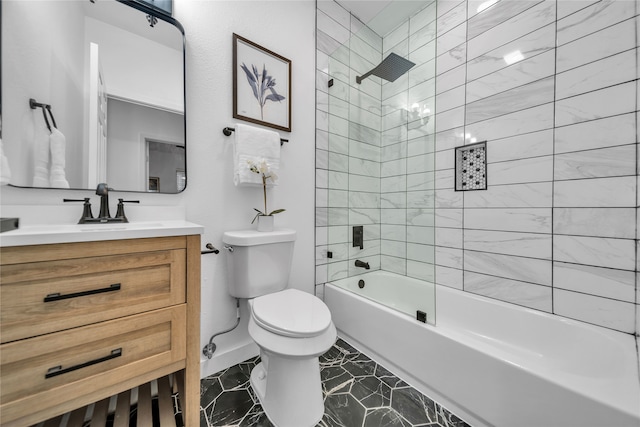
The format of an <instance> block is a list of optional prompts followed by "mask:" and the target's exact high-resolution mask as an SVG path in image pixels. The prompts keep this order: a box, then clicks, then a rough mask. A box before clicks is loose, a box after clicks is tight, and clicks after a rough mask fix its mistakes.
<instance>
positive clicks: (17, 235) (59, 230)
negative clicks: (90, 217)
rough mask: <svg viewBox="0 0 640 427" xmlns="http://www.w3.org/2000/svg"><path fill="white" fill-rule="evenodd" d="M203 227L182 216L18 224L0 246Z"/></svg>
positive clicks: (173, 232)
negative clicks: (167, 218)
mask: <svg viewBox="0 0 640 427" xmlns="http://www.w3.org/2000/svg"><path fill="white" fill-rule="evenodd" d="M203 232H204V228H203V227H202V226H200V225H197V224H193V223H191V222H188V221H184V220H169V221H151V222H145V221H136V222H129V223H107V224H46V225H45V224H43V225H29V226H21V227H20V228H19V229H17V230H12V231H7V232H4V233H2V234H0V246H23V245H41V244H53V243H71V242H88V241H95V240H119V239H136V238H146V237H163V236H178V235H185V234H202V233H203Z"/></svg>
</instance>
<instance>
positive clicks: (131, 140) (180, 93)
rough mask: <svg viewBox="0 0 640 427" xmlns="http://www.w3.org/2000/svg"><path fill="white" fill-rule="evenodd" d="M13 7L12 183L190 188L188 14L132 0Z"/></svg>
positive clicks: (6, 116)
mask: <svg viewBox="0 0 640 427" xmlns="http://www.w3.org/2000/svg"><path fill="white" fill-rule="evenodd" d="M1 8H2V9H1V19H2V42H1V43H2V53H1V55H2V74H1V76H2V92H1V96H2V105H1V108H2V110H1V111H2V148H3V152H4V155H5V156H6V158H7V159H8V164H9V166H10V169H11V177H10V179H9V184H10V185H12V186H16V187H37V188H71V189H90V190H94V189H95V188H96V185H97V184H98V183H100V182H106V183H107V184H108V185H109V187H111V188H113V189H114V190H116V191H132V192H159V193H178V192H180V191H182V190H184V188H185V187H186V183H187V164H186V126H185V124H186V111H185V78H184V71H185V68H184V63H185V42H184V29H183V27H182V25H181V24H180V23H179V22H178V21H176V20H175V19H173V18H172V17H171V16H169V15H167V14H164V13H160V12H159V11H156V10H154V9H153V8H151V7H148V6H146V5H145V4H144V3H142V2H139V1H130V0H129V1H127V0H93V1H92V0H76V1H65V2H52V1H47V0H30V1H22V0H8V1H3V2H2V5H1ZM61 142H62V143H61ZM61 146H62V147H63V152H62V153H61V148H60V147H61Z"/></svg>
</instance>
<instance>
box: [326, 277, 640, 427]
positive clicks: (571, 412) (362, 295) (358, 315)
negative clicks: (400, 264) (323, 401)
mask: <svg viewBox="0 0 640 427" xmlns="http://www.w3.org/2000/svg"><path fill="white" fill-rule="evenodd" d="M360 279H362V280H364V281H365V287H364V288H362V289H360V288H359V287H358V281H359V280H360ZM413 282H414V280H413V279H408V278H406V277H404V276H400V275H395V274H392V273H386V272H371V273H366V274H363V275H360V276H354V277H350V278H347V279H342V280H337V281H334V282H332V283H327V284H326V285H325V290H324V299H325V302H326V304H327V305H328V307H329V309H330V310H331V314H332V317H333V322H334V324H335V325H336V327H337V328H338V334H339V335H340V336H341V337H343V338H345V339H346V340H347V341H348V342H350V343H351V344H353V345H354V346H355V347H356V348H359V349H360V350H361V351H363V352H365V353H366V354H368V355H370V356H371V357H372V358H373V359H375V360H377V361H378V362H379V363H381V364H382V365H384V366H385V367H386V368H388V369H389V370H391V371H392V372H394V373H395V374H396V375H398V376H399V377H401V378H402V379H404V380H405V381H406V382H408V383H409V384H411V385H412V386H413V387H415V388H416V389H418V390H420V391H421V392H423V393H424V394H426V395H427V396H429V397H431V398H432V399H434V400H435V401H437V402H439V403H440V404H441V405H443V406H444V407H446V408H447V409H449V410H450V411H451V412H453V413H454V414H456V415H457V416H459V417H460V418H462V419H464V420H465V421H467V422H468V423H469V424H471V425H472V426H474V427H479V426H509V427H511V426H518V427H519V426H523V427H527V426H531V427H552V426H563V427H567V426H581V427H582V426H594V427H605V426H606V427H618V426H619V427H638V426H640V377H639V373H638V359H637V357H638V356H637V350H636V342H635V338H634V337H633V336H632V335H629V334H623V333H619V332H615V331H612V330H609V329H605V328H600V327H597V326H593V325H589V324H586V323H583V322H577V321H573V320H571V319H565V318H562V317H559V316H554V315H550V314H547V313H543V312H539V311H536V310H530V309H527V308H523V307H519V306H516V305H513V304H506V303H503V302H500V301H497V300H492V299H489V298H484V297H481V296H477V295H473V294H470V293H468V292H462V291H459V290H456V289H450V288H447V287H443V286H437V287H436V291H435V297H436V301H437V309H436V310H437V312H436V313H435V316H436V326H434V325H432V324H429V323H432V322H431V321H432V319H431V318H429V319H428V321H429V323H421V322H419V321H417V320H416V318H415V316H414V315H412V314H407V313H405V312H401V311H398V310H396V309H394V308H391V306H394V305H395V306H404V302H402V301H407V300H408V301H411V300H413V301H417V300H420V299H421V298H424V297H425V295H426V294H425V293H422V294H419V295H417V296H407V295H406V293H410V292H411V290H412V289H413V290H414V291H415V288H416V287H415V286H414V285H415V284H414V283H413ZM370 285H371V286H370ZM374 285H375V286H374ZM423 285H424V286H423V288H429V287H431V288H432V287H433V285H432V284H427V283H423ZM377 287H379V288H384V287H386V288H388V289H389V290H386V291H385V290H384V289H376V288H377ZM404 287H406V288H407V290H408V291H406V293H405V292H404V291H403V290H402V289H403V288H404ZM403 293H405V295H404V296H403V297H402V299H401V301H393V300H392V299H393V298H395V297H396V296H399V295H403ZM376 295H379V296H384V298H385V299H386V300H387V301H386V302H385V303H384V304H386V305H383V303H380V302H376V301H374V299H373V298H374V296H376ZM427 304H429V303H428V302H427ZM410 310H413V308H411V309H407V310H405V311H407V312H411V311H410ZM431 311H433V310H431Z"/></svg>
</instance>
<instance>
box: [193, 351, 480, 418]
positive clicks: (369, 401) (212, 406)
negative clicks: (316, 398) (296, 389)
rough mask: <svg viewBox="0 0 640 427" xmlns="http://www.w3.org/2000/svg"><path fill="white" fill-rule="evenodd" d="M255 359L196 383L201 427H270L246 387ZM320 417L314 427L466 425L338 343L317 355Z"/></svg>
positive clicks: (371, 362)
mask: <svg viewBox="0 0 640 427" xmlns="http://www.w3.org/2000/svg"><path fill="white" fill-rule="evenodd" d="M259 361H260V358H259V357H255V358H253V359H250V360H247V361H245V362H243V363H240V364H238V365H235V366H232V367H230V368H228V369H225V370H223V371H221V372H218V373H216V374H214V375H211V376H209V377H207V378H204V379H203V380H201V382H200V389H201V390H200V393H201V397H200V427H223V426H224V427H272V426H273V424H272V423H271V422H270V421H269V420H268V419H267V417H266V415H265V414H264V411H263V410H262V407H261V406H260V404H259V403H258V398H257V397H256V395H255V393H254V392H253V390H252V389H251V385H250V383H249V378H250V373H251V369H253V367H254V366H255V365H256V364H257V363H258V362H259ZM320 375H321V378H322V388H323V395H324V399H325V414H324V417H323V418H322V420H321V421H320V422H319V423H318V425H317V427H423V426H430V427H469V425H468V424H467V423H465V422H464V421H462V420H461V419H460V418H458V417H456V416H455V415H453V414H452V413H450V412H449V411H448V410H446V409H445V408H444V407H442V406H441V405H440V404H438V403H437V402H434V401H433V400H431V399H430V398H428V397H427V396H425V395H423V394H422V393H420V392H418V391H417V390H415V389H413V388H412V387H410V386H409V385H408V384H407V383H405V382H404V381H402V380H401V379H399V378H398V377H396V376H395V375H393V374H392V373H391V372H389V371H388V370H387V369H385V368H384V367H383V366H382V365H380V364H378V363H376V362H375V361H373V360H371V359H370V358H369V357H367V356H366V355H365V354H363V353H361V352H359V351H358V350H356V349H355V348H353V347H352V346H351V345H349V343H347V342H346V341H344V340H342V339H340V338H339V339H338V340H337V342H336V343H335V345H334V346H333V347H332V348H331V349H330V350H329V351H327V352H326V353H325V354H324V355H322V356H320Z"/></svg>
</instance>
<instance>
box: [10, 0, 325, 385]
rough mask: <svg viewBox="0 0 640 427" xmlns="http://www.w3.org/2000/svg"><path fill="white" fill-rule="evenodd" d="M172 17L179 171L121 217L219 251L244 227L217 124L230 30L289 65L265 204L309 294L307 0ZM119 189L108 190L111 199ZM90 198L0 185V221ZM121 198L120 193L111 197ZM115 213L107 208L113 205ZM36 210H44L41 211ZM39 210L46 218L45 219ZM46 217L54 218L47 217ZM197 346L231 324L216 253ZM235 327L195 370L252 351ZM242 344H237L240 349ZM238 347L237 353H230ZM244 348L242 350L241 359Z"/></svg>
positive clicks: (224, 118) (217, 5)
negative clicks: (178, 89) (182, 135)
mask: <svg viewBox="0 0 640 427" xmlns="http://www.w3.org/2000/svg"><path fill="white" fill-rule="evenodd" d="M174 17H176V19H178V21H180V22H181V23H182V24H183V26H184V27H185V32H186V40H187V64H186V67H187V70H186V78H187V106H186V107H187V108H186V111H187V175H188V184H187V189H186V190H185V192H184V193H181V194H179V195H162V194H142V193H139V194H127V195H126V196H125V197H127V198H133V199H139V200H140V201H141V204H140V205H139V206H134V205H132V206H128V207H127V216H128V217H129V219H130V220H132V221H136V220H154V219H163V218H167V217H179V216H181V215H182V216H185V217H186V219H187V220H189V221H193V222H196V223H199V224H202V225H203V226H204V227H205V234H204V235H203V237H202V246H203V248H204V244H205V243H207V242H211V243H213V244H214V245H215V246H216V247H218V248H222V242H221V237H222V233H223V232H224V231H225V230H238V229H243V228H249V227H252V226H251V225H250V222H251V219H252V217H253V208H254V207H259V206H260V205H261V203H262V194H261V191H262V190H261V189H257V188H256V189H252V188H249V189H246V188H236V187H234V185H233V182H232V176H231V175H232V174H231V171H232V165H231V141H232V138H233V137H225V136H224V135H223V134H222V128H224V127H225V126H232V125H234V123H235V122H234V120H233V119H232V112H231V110H232V74H231V61H232V57H231V56H232V33H233V32H235V33H237V34H239V35H241V36H243V37H246V38H248V39H249V40H252V41H254V42H256V43H258V44H260V45H261V46H264V47H265V48H267V49H270V50H272V51H274V52H276V53H278V54H280V55H282V56H284V57H286V58H288V59H290V60H291V61H292V74H293V78H292V105H293V115H292V129H293V131H292V132H291V133H282V137H283V138H287V139H289V141H290V142H289V143H288V144H286V145H285V146H284V148H283V150H282V159H281V170H280V174H279V175H280V180H279V185H278V186H277V187H276V188H275V189H273V190H270V192H269V204H270V206H273V207H274V208H276V207H277V208H285V209H286V212H284V213H282V214H279V215H278V216H277V217H276V227H290V228H294V229H296V230H297V231H298V240H297V242H296V250H295V255H294V260H293V267H292V272H291V279H290V286H292V287H295V288H298V289H303V290H305V291H309V292H312V291H313V281H314V258H313V251H314V249H313V248H314V150H315V144H314V135H315V133H314V128H315V2H314V1H312V0H305V1H268V2H264V1H196V0H176V1H175V4H174ZM120 194H122V193H114V194H113V195H112V199H111V200H112V201H115V199H116V198H117V197H118V196H119V195H120ZM83 196H92V201H93V202H94V204H95V203H96V202H97V198H96V196H94V195H92V194H91V193H90V192H87V191H58V190H35V189H16V188H6V187H2V189H1V190H0V203H1V207H2V212H1V214H2V216H3V217H4V216H10V215H18V216H21V217H22V218H23V219H24V220H25V221H23V224H28V223H34V222H53V221H60V222H67V223H73V222H75V221H77V218H78V216H79V214H80V213H81V210H80V209H81V207H80V206H79V205H67V206H64V205H63V204H62V198H64V197H83ZM120 197H122V196H121V195H120ZM112 206H113V207H114V208H115V203H112ZM43 208H44V209H43ZM45 212H46V213H45ZM52 215H53V216H52ZM202 284H203V288H202V290H203V292H202V301H203V304H202V316H201V317H202V327H201V336H202V340H203V345H204V344H205V343H206V342H208V339H209V336H210V335H211V334H213V333H215V332H217V331H219V330H222V329H226V328H227V327H229V326H232V325H233V323H234V322H235V300H233V299H232V298H231V297H229V296H228V295H227V290H226V268H225V266H224V253H223V252H222V251H221V253H220V254H219V255H204V256H203V257H202ZM243 316H244V321H243V322H242V324H241V327H239V328H238V329H237V330H236V331H234V332H233V333H230V334H228V335H225V336H222V337H220V338H218V339H217V340H216V344H217V346H218V350H217V352H216V355H215V357H214V359H213V360H211V361H206V362H205V363H204V364H203V372H204V373H213V372H215V371H217V370H218V369H221V368H224V367H226V366H231V365H233V364H235V363H238V362H240V361H242V359H243V358H244V357H246V356H247V355H251V353H253V354H257V353H254V352H255V347H254V346H253V345H251V344H250V343H251V340H250V337H249V336H248V333H247V331H246V308H243ZM245 346H246V347H245ZM238 348H240V351H235V352H234V350H235V349H238ZM243 349H244V350H246V352H244V353H243Z"/></svg>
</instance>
